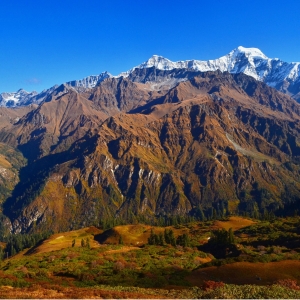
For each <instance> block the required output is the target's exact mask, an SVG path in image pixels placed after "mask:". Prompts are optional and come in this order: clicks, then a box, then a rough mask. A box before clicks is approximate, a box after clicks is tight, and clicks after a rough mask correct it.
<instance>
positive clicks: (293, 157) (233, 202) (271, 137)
mask: <svg viewBox="0 0 300 300" xmlns="http://www.w3.org/2000/svg"><path fill="white" fill-rule="evenodd" d="M186 72H188V71H186ZM155 75H156V76H157V75H158V74H155ZM192 75H193V76H192ZM132 76H140V77H141V76H144V79H145V80H144V81H145V83H136V82H133V81H132V80H133V79H132V80H130V78H107V79H105V80H104V81H102V82H101V83H100V84H99V85H98V86H96V87H95V88H93V89H86V90H85V91H84V92H82V93H81V92H78V91H76V90H74V89H72V88H71V87H68V86H62V87H60V88H59V90H57V91H56V92H55V93H54V94H52V95H50V96H49V98H47V99H46V100H45V101H44V102H43V103H42V104H41V105H39V107H37V108H36V109H35V110H33V111H31V112H29V113H28V114H27V115H26V116H24V117H23V118H21V119H20V121H19V122H17V123H16V124H15V125H13V126H12V127H11V128H9V130H6V131H5V130H4V129H3V130H2V132H1V135H0V136H2V137H3V139H4V138H5V139H6V141H8V142H9V143H11V144H12V145H16V146H18V147H19V148H20V149H21V150H22V151H23V153H25V155H27V157H28V158H29V161H30V163H29V164H28V165H27V166H26V167H24V168H23V169H22V172H23V174H24V177H23V178H24V180H21V181H20V183H19V184H18V185H17V186H16V188H15V189H14V192H13V194H12V196H11V197H10V198H8V199H7V200H6V202H5V204H4V213H5V214H6V215H7V216H9V217H10V219H11V221H12V228H13V231H14V232H25V231H30V230H32V231H34V230H37V229H38V230H48V229H53V230H68V229H71V228H76V227H78V226H84V225H88V224H99V221H100V220H103V219H105V218H114V217H122V218H124V219H130V218H132V216H145V217H152V216H160V215H161V216H164V215H188V214H190V215H193V214H196V212H197V209H199V207H201V208H202V209H203V210H204V211H205V212H208V211H209V210H210V209H211V208H212V207H214V208H215V209H218V208H219V207H221V206H222V207H224V209H226V210H227V211H228V212H236V211H244V212H253V211H260V212H262V211H264V210H265V209H268V210H272V211H275V212H276V211H279V210H280V209H282V207H283V206H284V205H285V201H286V198H287V197H288V195H287V191H288V193H289V195H290V196H291V197H293V199H298V198H299V197H300V193H299V190H300V189H299V188H300V184H299V175H300V168H299V157H300V143H299V138H300V136H299V135H300V105H299V104H298V103H297V102H296V101H294V100H293V99H291V98H290V97H289V96H287V95H284V94H282V93H280V92H278V91H276V90H275V89H273V88H270V87H269V86H267V85H266V84H264V83H262V82H258V81H256V80H255V79H253V78H251V77H248V76H247V75H244V74H235V75H232V74H229V73H226V72H225V73H221V72H220V71H216V72H206V73H200V72H198V73H195V72H194V71H193V72H191V73H190V74H189V76H190V79H189V80H185V81H180V82H178V83H177V84H176V85H169V84H170V78H166V80H165V82H167V83H166V85H164V84H162V85H163V88H162V89H160V90H155V89H154V88H153V86H152V87H151V85H149V83H150V82H152V80H153V78H152V77H153V74H151V72H149V70H148V69H147V70H145V71H144V73H142V74H141V73H138V74H137V73H134V75H132ZM160 76H161V79H160V82H161V83H163V82H164V80H163V77H164V76H163V71H162V73H161V74H160ZM178 76H181V75H178ZM185 76H186V74H185ZM146 78H148V79H149V80H148V79H147V80H146ZM139 81H141V79H139ZM295 201H296V200H295Z"/></svg>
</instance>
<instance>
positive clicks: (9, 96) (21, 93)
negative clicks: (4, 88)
mask: <svg viewBox="0 0 300 300" xmlns="http://www.w3.org/2000/svg"><path fill="white" fill-rule="evenodd" d="M37 94H38V93H37V92H35V91H33V92H31V93H28V92H26V91H25V90H23V89H19V90H18V91H17V92H14V93H1V94H0V106H6V107H13V106H20V105H25V104H26V102H27V101H28V100H30V99H31V98H32V97H34V96H36V95H37Z"/></svg>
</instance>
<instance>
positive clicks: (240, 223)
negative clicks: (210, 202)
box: [214, 217, 256, 231]
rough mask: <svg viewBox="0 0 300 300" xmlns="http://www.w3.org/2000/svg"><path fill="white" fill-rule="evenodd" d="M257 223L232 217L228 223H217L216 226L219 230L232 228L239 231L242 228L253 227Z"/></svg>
mask: <svg viewBox="0 0 300 300" xmlns="http://www.w3.org/2000/svg"><path fill="white" fill-rule="evenodd" d="M255 223H256V222H254V221H252V220H248V219H244V218H241V217H230V218H229V220H228V221H215V222H214V226H215V227H217V228H224V229H226V230H228V229H229V228H232V230H233V231H235V230H239V229H241V228H244V227H247V226H251V225H253V224H255Z"/></svg>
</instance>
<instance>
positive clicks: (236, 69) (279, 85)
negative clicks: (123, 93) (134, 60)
mask: <svg viewBox="0 0 300 300" xmlns="http://www.w3.org/2000/svg"><path fill="white" fill-rule="evenodd" d="M144 69H153V70H154V73H153V72H151V73H152V74H154V78H152V81H151V82H152V83H153V84H152V88H154V89H160V88H161V87H162V86H166V85H167V86H168V87H169V88H170V87H173V86H175V85H176V84H177V83H178V82H180V81H184V80H187V79H188V78H189V77H185V76H183V74H181V76H180V77H178V73H184V70H189V71H196V72H207V71H217V70H220V71H221V72H229V73H232V74H237V73H244V74H246V75H249V76H251V77H253V78H255V79H256V80H258V81H262V82H264V83H266V84H268V85H269V86H271V87H274V88H276V89H277V90H279V91H281V92H283V93H285V94H288V95H289V96H291V97H293V98H294V99H295V100H297V101H298V100H299V99H300V63H287V62H283V61H282V60H280V59H278V58H274V59H271V58H268V57H267V56H266V55H264V54H263V53H262V52H261V51H260V50H259V49H257V48H244V47H241V46H240V47H238V48H236V49H234V50H232V51H231V52H230V53H228V54H227V55H225V56H222V57H220V58H218V59H215V60H207V61H201V60H186V61H178V62H172V61H170V60H169V59H167V58H164V57H162V56H157V55H153V56H152V57H151V58H150V59H148V60H147V61H146V62H144V63H142V64H140V65H138V66H136V67H135V68H133V69H131V70H129V71H127V72H123V73H121V74H119V75H118V76H112V75H111V74H110V73H108V72H103V73H101V74H99V75H92V76H88V77H86V78H83V79H81V80H73V81H69V82H66V83H65V85H68V86H70V87H73V88H74V89H76V90H77V91H83V90H85V89H90V88H94V87H95V86H96V85H99V84H100V83H101V82H102V81H103V80H105V79H107V78H119V77H122V76H123V77H129V78H130V80H132V78H133V77H135V80H134V81H136V82H143V83H145V78H144V81H139V80H140V78H138V77H137V76H136V74H137V73H141V72H143V71H142V70H144ZM160 71H169V73H168V74H169V82H168V83H166V82H164V84H159V83H161V82H162V81H158V80H157V79H156V78H155V73H156V72H160ZM160 73H161V72H160ZM186 75H187V76H188V74H187V73H186ZM171 78H172V80H170V79H171ZM174 78H175V79H174ZM148 81H149V80H148ZM163 81H166V78H164V80H163ZM57 87H58V85H56V86H53V87H51V88H50V89H48V90H44V91H42V92H41V93H39V94H38V93H36V92H31V93H28V92H26V91H24V90H19V91H17V92H16V93H2V94H0V106H6V107H14V106H24V105H29V104H33V103H35V104H39V103H41V102H42V101H43V100H44V99H45V98H46V97H47V96H48V95H49V94H50V93H52V92H53V90H55V89H56V88H57Z"/></svg>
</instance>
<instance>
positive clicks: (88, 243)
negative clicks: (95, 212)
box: [85, 238, 91, 249]
mask: <svg viewBox="0 0 300 300" xmlns="http://www.w3.org/2000/svg"><path fill="white" fill-rule="evenodd" d="M85 246H86V247H87V248H88V249H91V245H90V239H89V238H86V242H85Z"/></svg>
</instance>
